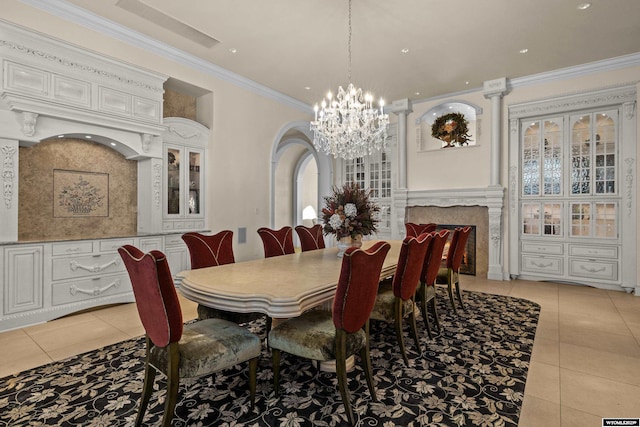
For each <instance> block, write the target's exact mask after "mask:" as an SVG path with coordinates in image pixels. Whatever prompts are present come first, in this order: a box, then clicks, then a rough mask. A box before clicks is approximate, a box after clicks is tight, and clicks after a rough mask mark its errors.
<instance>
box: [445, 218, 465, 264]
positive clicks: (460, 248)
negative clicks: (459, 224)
mask: <svg viewBox="0 0 640 427" xmlns="http://www.w3.org/2000/svg"><path fill="white" fill-rule="evenodd" d="M455 231H457V232H458V239H457V241H456V245H455V252H454V253H453V259H452V260H451V263H450V264H449V260H448V258H447V267H451V268H452V269H453V271H458V270H460V263H461V262H462V257H463V256H464V248H465V246H466V244H467V240H468V239H469V234H470V233H471V227H469V226H466V227H464V228H457V229H456V230H455ZM454 233H455V232H454ZM449 253H451V251H449Z"/></svg>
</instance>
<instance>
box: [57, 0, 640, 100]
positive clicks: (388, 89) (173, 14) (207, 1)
mask: <svg viewBox="0 0 640 427" xmlns="http://www.w3.org/2000/svg"><path fill="white" fill-rule="evenodd" d="M584 1H587V0H483V1H478V0H396V1H388V0H353V2H352V66H351V74H352V79H351V80H352V82H353V83H354V84H355V85H356V86H360V87H362V88H363V89H366V90H369V91H371V92H372V93H373V94H374V96H375V97H376V99H377V98H378V97H384V98H385V100H386V101H387V103H388V102H389V101H392V100H397V99H403V98H409V99H412V100H419V99H426V98H431V97H437V96H440V95H444V94H449V93H456V92H463V91H467V90H472V89H476V88H478V87H481V86H482V82H483V81H486V80H493V79H497V78H500V77H508V78H511V79H513V78H517V77H524V76H529V75H533V74H537V73H541V72H545V71H552V70H558V69H562V68H565V67H571V66H576V65H580V64H585V63H589V62H594V61H600V60H603V59H608V58H613V57H618V56H623V55H629V54H634V53H640V1H639V0H590V3H591V6H590V7H589V8H587V9H584V10H580V9H579V8H578V6H579V5H580V4H581V3H583V2H584ZM68 2H69V3H72V4H73V5H76V6H78V7H81V8H83V9H86V10H87V11H90V12H93V13H95V14H98V15H100V16H102V17H104V18H106V19H108V20H111V21H115V22H116V23H119V24H121V25H124V26H126V27H129V28H130V29H133V30H136V31H138V32H140V33H142V34H145V35H147V36H150V37H152V38H154V39H157V40H159V41H162V42H164V43H166V44H169V45H171V46H173V47H175V48H178V49H180V50H182V51H185V52H188V53H189V54H192V55H194V56H197V57H199V58H202V59H204V60H206V61H209V62H211V63H214V64H216V65H218V66H220V67H222V68H224V69H227V70H229V71H232V72H233V73H237V74H239V75H241V76H244V77H246V78H248V79H251V80H254V81H255V82H257V83H260V84H262V85H264V86H266V87H269V88H271V89H274V90H276V91H278V92H281V93H283V94H285V95H288V96H290V97H292V98H294V99H296V100H299V101H302V102H303V103H305V104H309V105H312V104H314V103H315V102H317V101H319V100H321V99H322V97H323V96H324V95H325V94H326V92H327V91H328V90H332V91H334V93H335V91H336V89H337V86H338V85H342V86H346V85H347V84H348V83H349V82H348V1H347V0H271V1H265V0H262V1H261V0H214V1H212V0H189V1H188V2H183V1H175V0H101V1H95V0H68ZM216 41H217V43H216ZM205 44H208V46H205ZM211 44H214V45H213V46H211ZM403 49H406V50H408V51H407V52H406V53H403V52H402V51H403ZM522 49H528V51H527V53H520V51H521V50H522ZM231 50H235V53H232V51H231Z"/></svg>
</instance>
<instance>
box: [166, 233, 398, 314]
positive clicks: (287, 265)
mask: <svg viewBox="0 0 640 427" xmlns="http://www.w3.org/2000/svg"><path fill="white" fill-rule="evenodd" d="M375 242H376V241H375V240H369V241H364V242H363V246H362V248H363V249H366V248H368V247H371V246H372V245H373V244H374V243H375ZM388 242H389V244H390V245H391V249H390V250H389V252H388V254H387V256H386V258H385V261H384V264H383V266H382V271H381V273H380V278H381V279H383V278H385V277H388V276H391V275H393V274H394V273H395V269H396V264H397V262H398V256H399V253H400V247H401V241H388ZM337 253H338V250H337V248H326V249H318V250H313V251H307V252H297V253H294V254H290V255H282V256H276V257H270V258H261V259H255V260H251V261H244V262H238V263H233V264H226V265H220V266H216V267H206V268H199V269H194V270H185V271H182V272H180V273H179V274H178V276H179V277H180V279H181V283H180V288H179V290H180V292H181V293H182V294H183V295H184V296H185V297H186V298H188V299H190V300H192V301H195V302H197V303H199V304H202V305H204V306H207V307H212V308H214V309H219V310H225V311H230V312H235V313H255V312H258V313H264V314H266V315H267V316H269V317H270V318H272V319H288V318H291V317H297V316H299V315H301V314H302V313H303V312H305V311H306V310H308V309H310V308H313V307H316V306H319V305H322V304H324V303H327V302H330V301H331V300H332V299H333V297H334V294H335V290H336V287H337V284H338V279H339V277H340V269H341V266H342V258H339V257H338V256H337Z"/></svg>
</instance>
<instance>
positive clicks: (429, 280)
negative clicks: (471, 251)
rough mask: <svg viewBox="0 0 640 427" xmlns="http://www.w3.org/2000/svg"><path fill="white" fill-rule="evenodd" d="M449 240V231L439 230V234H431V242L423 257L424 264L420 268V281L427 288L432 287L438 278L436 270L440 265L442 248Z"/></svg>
mask: <svg viewBox="0 0 640 427" xmlns="http://www.w3.org/2000/svg"><path fill="white" fill-rule="evenodd" d="M448 238H449V230H441V231H440V232H439V233H436V232H434V233H433V240H432V241H431V245H429V249H427V253H426V255H425V257H424V264H423V266H422V275H421V279H420V280H421V281H422V283H424V284H425V285H427V286H433V284H434V283H435V282H436V277H438V270H439V269H440V264H441V263H442V253H443V251H444V246H445V245H446V244H447V239H448Z"/></svg>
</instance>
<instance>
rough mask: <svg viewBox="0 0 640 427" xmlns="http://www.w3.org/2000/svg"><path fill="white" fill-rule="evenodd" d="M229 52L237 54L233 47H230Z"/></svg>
mask: <svg viewBox="0 0 640 427" xmlns="http://www.w3.org/2000/svg"><path fill="white" fill-rule="evenodd" d="M229 52H231V53H238V49H236V48H235V47H232V48H231V49H229Z"/></svg>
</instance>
